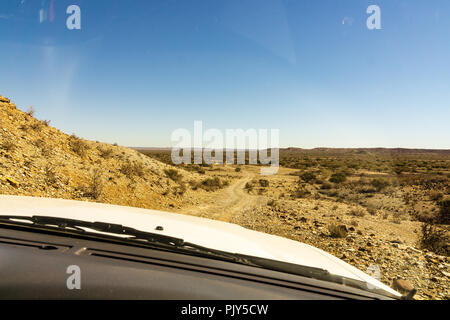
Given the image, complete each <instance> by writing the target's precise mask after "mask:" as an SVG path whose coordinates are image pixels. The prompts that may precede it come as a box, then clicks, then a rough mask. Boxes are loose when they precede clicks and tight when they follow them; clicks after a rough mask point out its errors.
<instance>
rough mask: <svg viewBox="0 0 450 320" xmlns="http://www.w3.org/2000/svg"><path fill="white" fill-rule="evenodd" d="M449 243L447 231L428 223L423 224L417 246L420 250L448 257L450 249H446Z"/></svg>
mask: <svg viewBox="0 0 450 320" xmlns="http://www.w3.org/2000/svg"><path fill="white" fill-rule="evenodd" d="M449 242H450V238H449V235H448V231H446V230H443V229H440V228H439V227H437V226H436V225H433V224H430V223H424V224H423V225H422V232H421V234H420V239H419V245H420V247H421V248H422V249H427V250H430V251H433V252H435V253H437V254H442V255H447V256H448V255H449V253H450V248H449V247H448V243H449Z"/></svg>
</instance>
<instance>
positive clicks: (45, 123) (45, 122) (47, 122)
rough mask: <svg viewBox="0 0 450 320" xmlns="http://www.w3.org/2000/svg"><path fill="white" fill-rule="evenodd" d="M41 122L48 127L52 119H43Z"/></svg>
mask: <svg viewBox="0 0 450 320" xmlns="http://www.w3.org/2000/svg"><path fill="white" fill-rule="evenodd" d="M41 122H42V124H43V125H44V126H46V127H47V126H48V125H49V124H50V120H41Z"/></svg>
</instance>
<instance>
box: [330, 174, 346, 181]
mask: <svg viewBox="0 0 450 320" xmlns="http://www.w3.org/2000/svg"><path fill="white" fill-rule="evenodd" d="M345 180H347V176H346V175H345V174H344V173H342V172H338V173H333V174H332V175H331V177H330V179H329V181H330V182H334V183H342V182H345Z"/></svg>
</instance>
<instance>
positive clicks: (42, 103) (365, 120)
mask: <svg viewBox="0 0 450 320" xmlns="http://www.w3.org/2000/svg"><path fill="white" fill-rule="evenodd" d="M449 13H450V3H448V1H446V0H436V1H427V2H424V1H405V0H389V1H387V0H379V1H375V2H374V1H356V0H355V1H345V2H342V1H340V2H337V1H331V0H330V1H328V0H320V1H301V0H298V1H297V0H296V1H294V0H267V1H259V0H239V1H238V0H231V1H224V0H208V1H206V0H189V1H184V0H171V1H106V0H105V1H103V0H96V1H82V0H67V1H66V0H42V1H29V0H4V1H2V2H1V4H0V38H1V46H2V49H1V50H0V63H1V76H0V95H1V96H0V194H2V195H7V196H32V197H46V198H56V199H70V200H79V201H84V202H97V203H105V204H114V205H121V206H127V207H133V208H142V209H154V210H159V211H164V212H171V213H176V214H177V215H178V217H179V219H175V218H173V219H172V218H170V219H169V220H164V216H161V219H162V220H158V221H157V222H155V224H157V225H158V226H159V225H160V226H161V230H158V232H160V233H161V234H163V235H170V236H172V237H176V238H180V239H185V240H188V241H189V242H191V243H195V244H198V245H205V243H209V244H211V245H210V246H211V247H214V248H215V249H218V250H223V251H227V252H229V250H224V249H225V248H227V246H228V247H231V246H232V243H233V242H232V241H230V240H229V239H231V236H230V233H231V231H230V230H231V229H228V227H223V229H221V228H222V227H217V228H218V229H211V228H212V227H205V228H202V229H197V227H196V224H198V225H200V224H201V222H200V221H203V220H191V219H190V218H194V217H200V218H208V219H212V220H216V221H221V222H228V223H231V224H234V225H238V226H241V227H244V228H246V229H250V230H254V231H259V232H263V233H265V234H270V235H275V236H280V237H283V238H284V239H289V240H294V241H296V242H298V243H297V244H296V245H298V246H299V247H296V246H294V245H293V246H292V247H290V245H289V246H287V245H285V242H278V240H275V239H278V238H270V239H272V240H270V241H269V240H264V241H262V240H258V239H259V238H257V237H256V236H255V237H253V236H252V237H249V239H251V240H248V241H245V242H242V250H244V251H245V252H251V253H257V252H259V251H257V248H259V246H265V247H264V248H265V249H264V254H265V255H266V256H265V258H267V257H269V256H270V257H271V258H272V259H273V260H281V258H280V257H283V261H285V262H286V261H290V262H292V263H295V264H299V262H301V261H304V262H305V263H306V262H307V263H310V265H314V267H318V268H321V269H324V270H329V269H330V268H331V265H332V264H333V263H335V262H333V263H331V262H330V263H329V264H328V262H325V260H324V259H319V258H317V260H314V259H309V260H308V259H306V258H303V259H304V260H301V259H302V257H299V254H298V253H297V254H296V252H300V251H296V250H300V245H301V243H304V244H306V245H309V246H311V247H309V246H302V247H301V248H302V250H305V251H302V254H305V256H306V253H303V252H309V251H308V250H316V249H321V250H323V251H325V252H326V253H329V254H331V255H333V256H335V257H336V258H338V259H340V261H342V263H344V262H345V263H347V264H349V265H350V266H352V267H355V268H357V269H358V270H360V271H362V272H364V273H365V274H368V275H370V276H371V277H373V278H375V279H377V280H379V281H380V282H381V283H383V284H385V285H386V286H388V287H391V288H393V289H394V290H396V291H398V292H400V293H402V294H408V293H409V292H411V291H412V290H413V289H417V294H416V295H415V298H416V299H448V298H449V297H450V286H449V283H450V282H449V276H450V273H449V271H448V270H449V263H450V262H449V252H450V247H449V243H450V239H449V233H450V229H449V207H450V183H449V179H450V143H449V141H450V130H449V129H448V123H449V120H450V106H449V101H450V91H449V90H448V88H449V86H450V61H449V59H448V57H449V56H450V33H449V30H450V16H449ZM0 199H2V200H0V210H1V212H0V214H2V215H10V214H18V215H21V216H33V215H43V216H51V213H52V212H56V210H53V211H51V210H50V211H47V212H46V211H45V210H44V209H43V208H44V206H42V207H41V209H40V210H39V211H38V212H36V211H33V210H31V209H30V205H29V201H30V200H27V199H28V198H19V199H22V200H20V201H22V203H19V202H14V203H15V204H14V210H13V208H11V207H8V203H12V202H8V201H10V200H8V201H7V199H10V198H6V197H3V198H0ZM11 201H12V200H11ZM27 203H28V204H27ZM22 204H23V208H22V209H20V210H19V209H17V208H18V207H20V206H22ZM71 206H72V205H71ZM48 207H54V208H59V210H57V211H58V214H60V215H61V216H64V217H65V218H71V219H80V215H81V214H79V213H78V211H77V210H76V209H74V208H72V209H70V210H69V209H67V208H66V209H65V207H64V205H63V204H61V203H60V204H55V205H54V206H53V205H48ZM73 207H75V205H73ZM27 208H28V209H27ZM110 208H112V207H110ZM27 210H28V211H27ZM110 210H116V209H110ZM124 210H125V209H124ZM111 212H112V211H111ZM83 214H84V213H83ZM83 217H84V218H86V216H83ZM102 217H104V219H99V218H98V216H94V215H93V214H91V217H89V216H88V217H87V218H90V219H84V220H87V221H104V222H110V223H116V224H122V225H124V226H127V227H132V228H137V229H140V228H139V226H140V225H141V224H142V223H143V221H144V220H136V219H138V218H135V220H133V219H134V218H132V217H134V215H132V214H127V212H126V211H123V213H120V214H119V213H118V211H117V212H116V211H114V213H111V218H110V220H108V213H105V215H104V216H102ZM122 217H123V218H122ZM136 217H137V216H136ZM170 217H173V216H172V215H171V216H170ZM188 217H189V219H188ZM122 219H123V221H121V220H122ZM148 219H151V217H150V215H148ZM158 219H159V218H158ZM188 222H189V225H188V224H187V223H188ZM152 223H153V222H152ZM158 223H159V224H158ZM182 223H186V224H185V225H183V226H182ZM172 224H173V225H172ZM175 225H176V228H175V227H173V226H175ZM214 226H216V225H214ZM217 226H218V225H217ZM171 227H172V228H171ZM152 228H154V227H152ZM191 228H192V229H191ZM208 228H209V229H208ZM174 229H176V230H177V231H176V233H177V234H173V233H170V232H173V230H174ZM193 230H197V231H193ZM198 230H201V232H199V231H198ZM208 230H209V232H208ZM217 230H220V232H218V231H217ZM144 231H149V232H153V231H155V230H154V229H151V230H144ZM167 232H168V233H167ZM252 235H253V233H252ZM242 237H244V236H242ZM264 239H266V238H264ZM267 239H269V238H267ZM289 243H290V242H289ZM210 246H209V245H208V247H210ZM288 247H289V248H288ZM312 247H314V248H312ZM314 252H316V251H314ZM326 253H324V255H326ZM261 254H262V253H261ZM253 255H255V256H257V254H253ZM305 256H303V257H305ZM326 257H328V256H326ZM333 261H334V260H333ZM333 265H334V264H333ZM339 265H340V266H344V265H345V266H347V265H346V264H342V265H341V264H339ZM342 268H344V269H345V268H347V267H342ZM346 270H347V269H346ZM351 270H352V271H351V272H357V271H353V269H351ZM346 272H348V270H347V271H346ZM358 274H359V273H358Z"/></svg>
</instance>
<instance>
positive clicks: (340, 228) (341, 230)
mask: <svg viewBox="0 0 450 320" xmlns="http://www.w3.org/2000/svg"><path fill="white" fill-rule="evenodd" d="M328 231H329V232H330V236H331V237H332V238H345V237H346V236H347V234H348V231H347V227H346V226H345V225H337V224H334V223H332V224H330V225H328Z"/></svg>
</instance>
